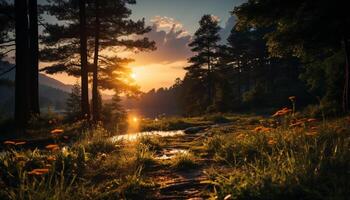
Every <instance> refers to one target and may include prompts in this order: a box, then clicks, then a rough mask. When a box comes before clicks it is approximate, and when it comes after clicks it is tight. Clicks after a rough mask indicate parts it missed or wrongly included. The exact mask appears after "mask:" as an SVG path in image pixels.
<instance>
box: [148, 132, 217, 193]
mask: <svg viewBox="0 0 350 200" xmlns="http://www.w3.org/2000/svg"><path fill="white" fill-rule="evenodd" d="M203 137H205V133H197V134H188V135H187V134H185V135H180V136H176V137H171V138H167V142H168V143H167V145H166V147H165V148H164V149H162V150H161V151H159V152H158V153H157V155H156V158H157V159H161V160H167V159H171V158H173V157H174V156H176V154H186V153H188V152H193V153H195V154H196V155H201V154H203V152H202V151H201V149H200V148H196V144H195V143H196V142H198V141H201V140H202V139H203ZM210 163H211V160H210V159H208V158H205V156H200V157H196V166H193V167H190V168H183V169H174V168H172V167H170V166H169V167H167V166H164V165H159V166H154V167H152V169H150V170H148V171H147V172H146V174H145V176H147V177H149V178H151V179H152V180H153V181H154V182H155V183H157V184H159V185H158V187H157V188H155V189H154V191H152V192H151V193H152V195H151V196H152V198H151V199H207V198H208V194H207V193H205V192H204V191H209V185H208V184H205V183H203V181H205V180H206V179H207V178H206V175H205V170H206V169H207V168H208V167H210Z"/></svg>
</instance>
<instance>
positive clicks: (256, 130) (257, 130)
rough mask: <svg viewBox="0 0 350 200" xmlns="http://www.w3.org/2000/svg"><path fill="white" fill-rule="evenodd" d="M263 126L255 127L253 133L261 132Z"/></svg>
mask: <svg viewBox="0 0 350 200" xmlns="http://www.w3.org/2000/svg"><path fill="white" fill-rule="evenodd" d="M263 128H264V127H263V126H258V127H256V128H254V130H253V131H255V132H260V131H261V130H263Z"/></svg>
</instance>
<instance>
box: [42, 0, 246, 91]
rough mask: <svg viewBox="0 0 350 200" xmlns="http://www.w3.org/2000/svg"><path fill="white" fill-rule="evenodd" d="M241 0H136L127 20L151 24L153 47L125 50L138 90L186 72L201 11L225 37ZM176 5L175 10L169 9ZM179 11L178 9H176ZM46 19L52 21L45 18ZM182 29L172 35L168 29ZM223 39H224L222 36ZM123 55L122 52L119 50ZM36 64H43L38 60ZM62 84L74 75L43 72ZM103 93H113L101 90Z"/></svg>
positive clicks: (168, 81) (165, 83) (162, 84)
mask: <svg viewBox="0 0 350 200" xmlns="http://www.w3.org/2000/svg"><path fill="white" fill-rule="evenodd" d="M242 2H244V0H222V1H221V3H217V1H213V0H205V1H201V3H200V4H197V3H196V1H191V2H188V1H185V0H180V1H177V2H176V3H175V2H173V1H170V0H161V1H160V0H147V1H145V0H138V1H137V3H136V5H132V6H130V8H131V9H132V15H131V19H134V20H136V19H142V18H145V21H146V24H147V25H149V26H151V27H152V31H151V32H150V33H148V34H146V36H147V37H149V38H150V39H152V40H154V41H156V46H157V50H156V51H153V52H142V53H139V54H131V53H126V55H127V56H130V55H131V56H130V57H131V58H133V59H135V62H133V63H131V64H130V65H129V66H130V67H131V69H132V71H133V73H134V74H135V77H134V79H135V82H136V84H137V85H139V86H140V88H141V91H142V92H148V91H150V90H152V89H156V90H157V89H159V88H168V87H170V86H172V85H173V84H174V83H175V79H176V78H181V79H182V78H183V77H184V75H185V73H186V71H185V70H184V69H183V68H184V67H186V66H187V65H188V62H187V59H188V58H189V57H191V56H192V53H191V51H190V48H189V47H188V46H187V44H188V43H189V42H190V40H191V37H192V35H193V34H194V32H195V30H196V29H197V28H198V27H199V24H198V22H199V20H200V18H201V17H202V15H204V14H212V15H214V16H217V17H218V18H219V19H220V26H221V27H222V29H223V30H222V35H223V37H227V35H228V34H229V32H230V31H231V29H232V27H233V24H228V26H227V23H228V20H229V19H230V18H231V16H230V11H232V10H233V7H234V6H237V5H239V4H240V3H242ZM174 6H176V7H177V8H179V9H173V8H174ZM178 10H181V12H177V11H178ZM49 20H52V19H51V18H49ZM173 25H174V26H175V27H176V28H175V31H182V33H181V34H180V35H176V34H175V33H174V32H172V31H171V28H172V26H173ZM222 40H223V41H225V40H226V39H225V38H222ZM121 54H125V52H124V53H123V52H122V53H121ZM40 66H41V67H43V66H46V64H45V63H42V62H41V63H40ZM46 75H47V76H49V77H51V78H54V79H56V80H58V81H60V82H62V83H64V84H69V85H73V84H74V83H76V81H77V79H78V78H76V77H72V76H68V75H66V74H64V73H62V74H61V73H59V74H55V75H50V74H46ZM103 93H105V94H108V95H110V94H112V93H113V92H108V91H103Z"/></svg>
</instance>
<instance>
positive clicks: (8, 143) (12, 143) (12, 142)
mask: <svg viewBox="0 0 350 200" xmlns="http://www.w3.org/2000/svg"><path fill="white" fill-rule="evenodd" d="M4 144H5V145H16V142H14V141H10V140H8V141H5V142H4Z"/></svg>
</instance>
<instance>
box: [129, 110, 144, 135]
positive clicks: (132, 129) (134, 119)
mask: <svg viewBox="0 0 350 200" xmlns="http://www.w3.org/2000/svg"><path fill="white" fill-rule="evenodd" d="M140 122H141V118H140V117H139V115H137V114H135V113H130V114H129V115H128V131H127V132H128V133H137V132H138V131H139V129H140Z"/></svg>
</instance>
